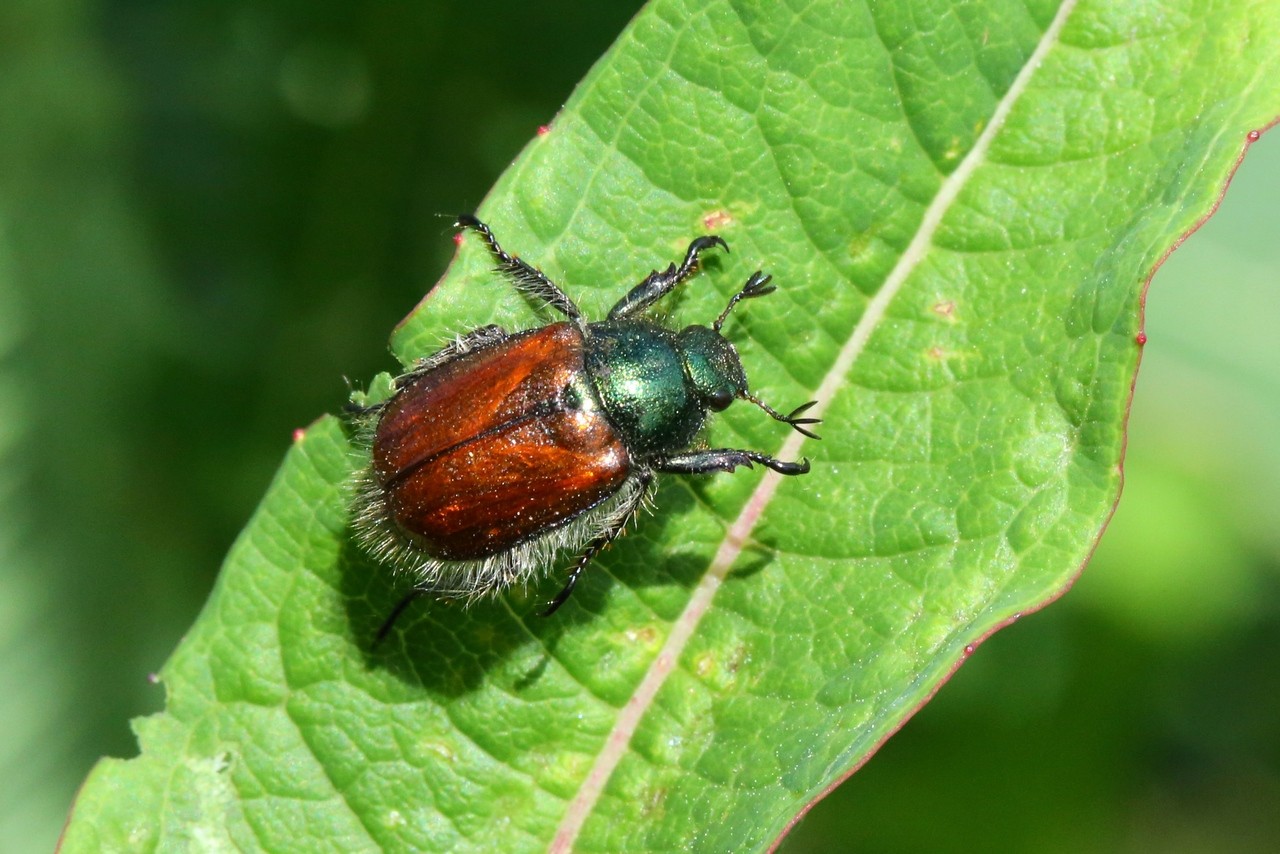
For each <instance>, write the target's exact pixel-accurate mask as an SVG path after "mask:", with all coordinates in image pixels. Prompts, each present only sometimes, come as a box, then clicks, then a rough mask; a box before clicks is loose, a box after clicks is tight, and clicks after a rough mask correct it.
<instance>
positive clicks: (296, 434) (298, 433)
mask: <svg viewBox="0 0 1280 854" xmlns="http://www.w3.org/2000/svg"><path fill="white" fill-rule="evenodd" d="M306 435H307V431H306V430H304V429H302V428H301V427H299V428H298V429H297V430H294V431H293V441H295V442H301V441H302V439H303V437H305V436H306Z"/></svg>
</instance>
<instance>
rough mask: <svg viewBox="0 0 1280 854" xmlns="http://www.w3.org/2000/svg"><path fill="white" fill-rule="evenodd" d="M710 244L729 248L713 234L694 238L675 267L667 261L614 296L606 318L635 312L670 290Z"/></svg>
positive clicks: (692, 266) (690, 271)
mask: <svg viewBox="0 0 1280 854" xmlns="http://www.w3.org/2000/svg"><path fill="white" fill-rule="evenodd" d="M713 246H719V247H720V248H721V249H723V250H724V251H725V252H728V251H729V244H727V243H725V242H724V241H723V240H721V239H720V238H719V237H717V236H715V235H714V234H708V235H704V236H703V237H699V238H696V239H694V241H693V242H692V243H690V244H689V248H688V249H687V250H685V253H684V260H683V261H681V262H680V266H679V267H677V266H676V265H675V264H671V265H670V266H668V267H667V269H665V270H663V271H662V272H661V273H659V272H658V271H657V270H654V271H653V272H652V273H650V274H649V275H648V276H647V277H646V278H645V280H644V281H643V282H641V283H640V284H638V285H636V286H635V287H634V288H632V289H631V290H630V291H628V292H627V295H626V296H624V297H623V298H622V299H620V300H618V303H617V305H615V306H614V307H613V308H612V309H611V310H610V311H609V319H610V320H617V319H619V318H622V317H630V316H631V315H633V314H636V313H637V312H640V311H644V310H645V309H646V308H648V307H649V306H651V305H653V304H654V303H655V302H657V301H658V300H660V299H662V298H663V297H664V296H666V295H667V294H669V293H671V291H672V289H673V288H675V286H676V285H678V284H680V283H681V282H683V281H684V280H685V279H687V278H689V277H690V276H692V275H693V271H694V270H696V269H698V256H699V255H701V254H702V253H703V252H705V251H706V250H708V249H710V248H711V247H713Z"/></svg>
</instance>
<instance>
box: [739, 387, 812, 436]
mask: <svg viewBox="0 0 1280 854" xmlns="http://www.w3.org/2000/svg"><path fill="white" fill-rule="evenodd" d="M740 397H741V399H742V400H745V401H747V402H749V403H754V404H755V405H756V406H758V407H760V408H761V409H763V410H764V411H765V412H766V413H767V414H768V416H769V417H770V418H772V419H773V420H775V421H781V422H782V423H783V424H790V425H791V427H792V429H794V430H795V431H796V432H797V433H800V434H802V435H805V436H808V437H809V438H810V439H821V438H822V437H821V436H819V435H818V434H817V433H815V432H813V431H812V430H810V429H809V428H808V426H807V425H809V424H821V423H822V419H821V418H801V417H800V416H802V415H804V414H805V413H806V412H808V411H809V409H810V408H812V407H814V406H817V404H818V401H816V400H811V401H809V402H808V403H803V404H801V405H800V406H797V407H796V408H795V409H793V410H791V412H789V413H788V414H786V415H783V414H782V413H780V412H778V411H777V410H776V409H774V408H773V407H772V406H770V405H769V404H767V403H765V402H764V401H762V400H760V398H758V397H756V396H755V395H751V394H742V395H740Z"/></svg>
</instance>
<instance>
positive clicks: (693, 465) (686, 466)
mask: <svg viewBox="0 0 1280 854" xmlns="http://www.w3.org/2000/svg"><path fill="white" fill-rule="evenodd" d="M752 463H759V464H760V465H762V466H765V467H766V468H771V469H773V470H774V471H776V472H777V473H778V474H785V475H797V474H804V473H806V472H807V471H809V461H808V460H807V459H802V460H800V462H798V463H789V462H785V461H783V460H779V459H776V458H774V457H771V456H769V455H768V454H762V453H760V452H759V451H739V450H735V449H733V448H716V449H714V450H708V451H692V452H690V453H687V454H676V455H675V456H672V457H663V458H662V459H660V460H656V461H655V462H654V463H653V467H654V468H655V469H656V470H658V471H660V472H666V473H668V474H711V473H712V472H718V471H733V470H734V469H735V468H737V467H738V466H746V467H747V468H751V465H752Z"/></svg>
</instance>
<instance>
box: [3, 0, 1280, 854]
mask: <svg viewBox="0 0 1280 854" xmlns="http://www.w3.org/2000/svg"><path fill="white" fill-rule="evenodd" d="M638 8H639V4H638V3H637V2H627V3H623V2H610V3H595V4H581V3H569V2H564V0H555V1H554V2H543V3H539V4H528V3H524V2H510V0H490V2H487V3H484V4H456V3H444V2H429V0H422V2H417V3H378V4H373V3H370V4H353V3H328V2H309V3H275V4H266V3H255V2H242V3H225V2H212V0H198V1H197V2H185V3H180V4H175V3H168V2H159V0H130V2H92V0H7V2H6V3H5V4H4V5H3V7H2V8H0V34H3V36H0V116H3V124H2V127H3V132H0V685H2V686H3V691H0V733H3V735H2V736H0V850H4V851H41V850H49V849H50V848H51V847H52V845H53V844H54V841H55V839H56V836H57V832H58V829H59V827H60V825H61V823H62V821H63V818H64V816H65V814H66V810H67V807H68V805H69V803H70V800H71V798H72V795H73V792H74V789H75V786H76V785H77V784H78V782H79V781H80V780H81V779H82V778H83V776H84V775H85V773H86V772H87V771H88V769H89V767H90V766H91V764H92V763H93V761H94V759H95V758H96V757H97V756H99V755H101V754H110V755H116V756H127V755H131V754H132V753H134V752H135V750H136V745H135V742H134V740H133V736H132V734H131V733H130V731H129V729H128V726H127V724H126V721H127V720H128V719H129V718H130V717H132V716H136V715H140V714H145V713H147V712H150V711H154V710H156V709H158V708H159V707H160V704H161V703H162V700H163V697H162V691H161V689H160V688H158V687H155V686H153V685H151V684H149V682H148V680H147V675H148V674H149V673H150V672H152V671H154V670H156V669H158V668H159V666H160V664H161V663H162V662H163V661H164V659H165V658H166V657H167V655H168V654H169V652H170V651H171V650H172V649H173V647H174V645H175V644H176V643H177V642H178V640H179V639H180V637H181V635H182V632H183V630H184V628H185V627H186V626H188V625H189V624H190V623H191V621H192V620H193V619H194V617H195V615H196V613H197V611H198V610H199V608H200V606H201V603H202V602H203V600H204V598H205V597H206V595H207V594H208V591H209V589H210V586H211V585H212V583H213V579H214V576H215V573H216V570H217V566H218V564H219V562H220V561H221V558H222V555H223V554H224V553H225V551H226V549H227V547H228V545H229V544H230V542H231V540H232V538H234V536H235V535H236V532H237V531H238V530H239V529H240V527H241V526H242V525H243V523H244V522H245V520H246V519H247V518H248V516H249V514H250V513H251V512H252V510H253V508H254V506H255V505H256V504H257V501H258V499H259V497H260V496H261V494H262V492H263V491H264V489H265V487H266V485H267V483H268V481H269V479H270V478H271V475H272V473H273V472H274V470H275V468H276V466H277V464H278V463H279V461H280V458H281V456H282V454H283V452H284V450H285V449H286V447H287V446H288V444H289V441H290V433H291V431H292V430H293V429H294V428H295V427H300V426H304V425H306V424H307V423H308V422H310V421H311V420H312V419H314V418H315V417H316V416H317V415H319V414H320V413H322V412H325V411H334V410H335V409H336V408H338V407H339V406H341V404H342V402H343V400H344V398H345V384H344V381H343V378H344V377H351V378H352V379H354V380H364V379H367V378H368V377H370V376H372V374H374V373H375V372H376V371H379V370H384V369H387V368H389V367H391V365H392V361H391V359H390V357H389V356H387V354H386V350H385V342H386V338H387V335H388V333H389V330H390V328H391V326H392V325H393V324H394V323H395V322H396V321H397V320H398V319H399V318H400V317H402V316H403V315H404V314H406V313H407V312H408V310H409V309H410V308H411V307H412V305H413V304H414V303H415V302H416V301H417V299H418V298H419V297H420V296H421V294H422V293H423V291H424V290H425V289H426V288H427V287H428V286H429V285H430V284H431V283H432V282H434V281H435V279H436V278H437V277H438V275H439V274H440V272H441V270H442V269H443V266H444V264H445V262H446V261H447V259H448V258H449V256H450V255H451V253H452V251H453V244H452V242H451V241H450V240H449V236H450V234H451V231H452V230H451V228H450V219H449V218H448V217H449V216H451V215H452V214H453V213H456V212H458V211H461V210H469V209H472V208H474V207H475V206H476V205H477V204H478V203H479V201H480V200H481V199H482V198H483V196H484V193H485V192H486V190H487V188H488V187H489V185H490V184H491V183H492V182H493V180H494V179H495V178H496V177H497V175H498V174H499V173H500V172H501V171H502V169H503V168H504V167H505V166H506V164H507V163H508V162H509V161H510V160H511V158H513V157H514V156H515V155H516V153H517V152H518V151H519V150H520V148H521V147H522V146H523V145H524V143H525V142H526V141H527V140H528V139H529V137H530V136H531V135H532V134H533V133H534V131H535V130H536V128H537V127H538V125H540V124H543V123H545V122H547V121H549V120H550V119H551V118H552V116H553V115H554V114H555V111H556V109H557V108H558V106H559V104H560V103H562V102H563V100H564V99H565V98H566V97H567V95H568V93H569V92H570V90H571V89H572V87H573V85H574V83H575V82H576V81H577V80H578V79H579V78H580V77H581V76H582V74H583V73H584V72H585V71H586V70H587V69H588V68H589V67H590V65H591V64H592V62H593V61H594V60H595V59H596V58H597V57H598V56H599V55H600V54H601V53H602V52H603V51H604V50H605V49H606V48H607V47H608V45H609V44H610V43H611V42H612V40H613V39H614V38H615V37H616V35H617V33H618V32H619V31H620V29H621V28H622V27H623V26H624V25H625V23H626V21H627V20H628V19H629V18H630V17H631V16H632V15H633V14H634V13H635V11H636V10H637V9H638ZM1278 198H1280V140H1277V139H1272V138H1266V137H1264V139H1263V140H1262V142H1260V143H1259V144H1258V145H1257V146H1256V147H1255V150H1254V151H1253V153H1252V154H1251V155H1250V157H1249V159H1248V160H1247V161H1246V163H1245V165H1244V166H1243V167H1242V168H1241V170H1240V172H1239V174H1238V175H1237V178H1236V181H1235V183H1234V184H1233V186H1232V188H1231V191H1230V192H1229V194H1228V195H1227V198H1226V200H1225V202H1224V205H1223V209H1222V211H1221V213H1220V214H1219V215H1218V216H1217V217H1216V218H1215V219H1214V220H1213V221H1211V222H1210V223H1209V224H1208V225H1207V226H1206V227H1205V228H1204V229H1203V230H1202V231H1201V232H1200V233H1199V234H1197V235H1196V236H1195V237H1194V238H1193V239H1192V240H1191V241H1190V242H1189V243H1188V244H1187V246H1185V247H1184V248H1182V249H1181V250H1179V251H1178V252H1177V253H1175V255H1174V256H1173V257H1172V258H1171V259H1170V261H1169V262H1168V263H1167V264H1166V265H1165V267H1164V268H1163V269H1162V270H1161V271H1160V273H1159V274H1158V275H1157V277H1156V280H1155V282H1154V283H1153V285H1152V290H1151V305H1150V310H1149V314H1148V322H1147V331H1148V333H1149V335H1150V336H1151V340H1150V343H1149V344H1148V345H1147V348H1146V353H1145V357H1144V362H1143V368H1142V376H1141V379H1140V382H1139V386H1138V393H1137V397H1136V400H1135V404H1134V410H1133V420H1132V425H1131V426H1132V429H1131V433H1130V452H1129V461H1128V465H1127V481H1128V483H1127V486H1126V493H1125V499H1124V500H1123V501H1122V502H1121V505H1120V508H1119V510H1118V512H1117V514H1116V516H1115V519H1114V521H1113V523H1112V525H1111V529H1110V530H1109V532H1108V533H1107V535H1106V537H1105V538H1104V540H1103V543H1102V545H1101V546H1100V548H1099V550H1098V554H1097V557H1096V559H1095V560H1094V561H1093V563H1092V564H1091V566H1090V567H1089V569H1088V570H1087V571H1086V572H1085V574H1084V576H1083V578H1082V580H1081V581H1080V582H1079V584H1077V586H1076V587H1075V589H1074V590H1073V591H1072V592H1071V593H1070V594H1069V595H1067V596H1066V597H1065V598H1064V599H1063V600H1062V601H1060V602H1059V603H1057V604H1055V605H1054V606H1053V607H1052V608H1049V609H1048V610H1047V611H1045V612H1043V613H1040V614H1035V615H1032V616H1028V617H1026V618H1025V619H1024V620H1023V621H1022V622H1020V623H1019V624H1017V625H1015V626H1012V627H1011V628H1009V629H1007V630H1005V631H1004V632H1001V633H1000V634H999V635H997V636H996V637H994V638H993V639H991V640H990V641H988V642H987V643H986V644H984V645H983V647H982V648H981V650H980V651H979V652H978V654H977V655H975V656H974V657H973V658H972V659H971V660H970V662H969V663H968V664H966V665H965V667H964V668H962V669H961V671H960V672H959V673H958V674H957V675H956V676H955V678H953V679H952V681H951V682H950V683H949V684H948V685H947V686H946V687H945V688H944V689H943V691H942V692H941V693H940V695H939V696H938V698H937V699H936V700H935V701H934V702H933V703H931V704H930V705H929V706H928V707H926V708H925V709H924V710H922V711H921V712H920V713H919V715H918V716H917V717H916V718H915V719H914V720H912V721H911V722H910V723H908V724H907V726H906V728H905V729H904V730H903V731H902V732H901V733H900V734H899V735H898V736H897V737H895V738H894V739H892V740H891V741H890V742H889V743H888V744H887V745H886V746H885V747H884V749H883V750H882V751H881V752H880V754H878V755H877V756H876V757H875V758H873V759H872V761H871V762H870V764H869V765H868V766H867V768H865V769H864V770H863V771H862V772H861V773H859V774H858V775H856V776H855V777H854V778H853V779H852V780H851V781H850V782H849V783H848V784H846V785H845V786H843V787H842V788H841V789H840V790H839V791H837V792H836V793H835V794H833V795H832V796H831V797H830V798H828V799H827V800H826V801H824V802H822V803H820V804H818V805H817V806H816V807H815V808H814V810H813V812H812V813H811V814H810V816H809V817H808V818H807V819H806V820H805V821H804V822H802V824H801V826H800V828H799V829H798V830H797V831H796V832H795V833H793V834H792V836H791V837H790V838H789V839H788V840H787V842H786V843H785V845H784V850H785V851H788V852H801V851H806V852H807V851H842V850H859V851H904V850H932V851H946V850H955V851H962V850H964V851H967V850H972V849H974V848H975V847H983V848H994V849H997V850H1005V851H1054V850H1062V851H1079V850H1086V849H1105V850H1134V851H1147V850H1161V851H1203V850H1213V851H1229V850H1239V851H1252V850H1258V851H1261V850H1269V849H1270V848H1272V847H1273V846H1274V844H1275V842H1276V840H1280V714H1278V712H1280V667H1277V665H1276V661H1277V660H1278V659H1280V596H1278V595H1277V593H1280V530H1277V525H1276V522H1277V519H1278V518H1280V512H1278V511H1280V486H1278V484H1280V450H1278V446H1277V440H1280V336H1277V335H1276V334H1275V331H1274V327H1275V324H1276V323H1277V321H1280V287H1277V281H1278V280H1280V276H1278V275H1277V272H1276V271H1277V269H1278V268H1280V241H1278V240H1276V238H1275V230H1276V229H1275V225H1274V223H1275V221H1276V215H1275V205H1276V199H1278Z"/></svg>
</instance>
